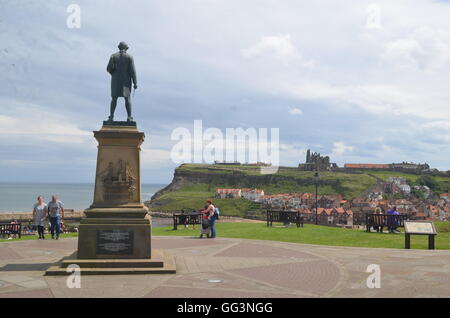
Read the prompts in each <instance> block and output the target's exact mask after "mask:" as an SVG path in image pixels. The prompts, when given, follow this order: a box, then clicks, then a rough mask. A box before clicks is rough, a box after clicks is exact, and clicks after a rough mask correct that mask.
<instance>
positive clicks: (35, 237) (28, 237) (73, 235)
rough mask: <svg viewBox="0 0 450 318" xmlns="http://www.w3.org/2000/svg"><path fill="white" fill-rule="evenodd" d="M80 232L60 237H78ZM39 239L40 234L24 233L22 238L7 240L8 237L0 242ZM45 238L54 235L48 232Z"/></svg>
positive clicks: (49, 238) (48, 238)
mask: <svg viewBox="0 0 450 318" xmlns="http://www.w3.org/2000/svg"><path fill="white" fill-rule="evenodd" d="M77 236H78V233H66V234H61V235H60V236H59V238H68V237H77ZM37 239H38V235H37V234H35V235H22V238H20V239H18V238H17V239H11V240H7V239H0V242H16V241H28V240H37ZM45 239H46V240H51V239H52V236H51V235H50V234H46V235H45Z"/></svg>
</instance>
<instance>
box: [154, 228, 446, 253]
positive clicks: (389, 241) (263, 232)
mask: <svg viewBox="0 0 450 318" xmlns="http://www.w3.org/2000/svg"><path fill="white" fill-rule="evenodd" d="M274 225H275V224H274ZM277 225H278V226H279V227H278V226H277V227H275V226H274V227H273V228H268V227H267V226H266V224H265V223H217V224H216V229H217V235H218V236H220V237H228V238H244V239H255V240H269V241H281V242H291V243H305V244H318V245H331V246H353V247H375V248H377V247H378V248H379V247H382V248H402V249H403V248H404V247H405V236H404V235H403V234H387V233H386V234H384V233H383V234H381V233H366V232H365V231H363V230H356V229H341V228H336V227H328V226H320V225H311V224H305V227H304V228H297V227H296V226H291V227H290V228H285V227H282V226H281V224H277ZM435 225H436V227H437V231H438V235H437V237H436V249H450V223H446V222H435ZM153 235H156V236H158V235H161V236H197V235H199V226H196V228H195V230H193V229H192V228H189V229H184V227H182V226H181V227H178V230H177V231H174V230H173V229H172V227H162V228H154V229H153ZM411 248H412V249H426V248H428V241H427V237H426V236H417V235H413V236H411Z"/></svg>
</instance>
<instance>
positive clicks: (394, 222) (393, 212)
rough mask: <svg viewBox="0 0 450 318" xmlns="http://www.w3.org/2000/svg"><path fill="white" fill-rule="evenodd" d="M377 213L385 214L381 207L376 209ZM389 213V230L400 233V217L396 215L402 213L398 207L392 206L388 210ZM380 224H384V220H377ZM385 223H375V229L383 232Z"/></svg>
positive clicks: (387, 223) (387, 221)
mask: <svg viewBox="0 0 450 318" xmlns="http://www.w3.org/2000/svg"><path fill="white" fill-rule="evenodd" d="M375 214H380V215H381V214H383V211H381V209H380V208H376V209H375ZM386 214H387V215H388V217H387V219H386V226H387V229H388V231H389V233H395V234H398V233H400V231H398V230H397V227H398V226H399V218H398V217H396V216H397V215H400V213H399V212H398V211H397V207H395V206H394V207H392V209H390V210H388V211H387V213H386ZM376 221H377V223H378V224H382V223H383V222H381V219H380V220H376ZM383 228H384V226H383V225H375V226H373V229H374V230H375V231H377V232H378V233H383Z"/></svg>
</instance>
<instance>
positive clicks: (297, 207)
mask: <svg viewBox="0 0 450 318" xmlns="http://www.w3.org/2000/svg"><path fill="white" fill-rule="evenodd" d="M400 182H404V181H403V178H390V180H389V181H388V182H386V183H385V186H386V188H387V189H389V191H392V192H391V193H393V194H397V193H410V192H409V191H410V190H409V191H408V189H410V186H409V185H407V184H406V183H400ZM417 188H419V190H420V191H423V193H425V194H426V195H428V196H429V197H428V198H427V199H426V200H421V199H418V198H414V197H410V198H409V199H395V198H390V199H386V195H385V194H384V192H382V191H377V192H370V193H369V194H368V195H367V196H364V197H358V198H355V199H353V200H346V199H345V198H344V197H343V196H342V195H339V194H328V195H326V194H324V195H318V196H317V197H316V195H315V194H314V193H280V194H265V193H264V190H263V189H246V188H244V189H217V190H216V195H215V196H216V198H220V199H240V198H243V199H246V200H251V201H254V202H257V203H260V204H261V206H262V207H263V208H265V209H282V210H293V211H298V212H300V213H301V214H302V215H303V217H304V220H305V222H310V223H312V222H315V214H316V206H317V214H318V223H319V224H322V225H361V224H363V223H364V221H365V218H366V215H367V214H374V213H375V211H376V210H377V208H379V209H380V210H381V212H383V214H384V213H385V212H387V211H388V210H389V209H390V208H391V207H393V206H395V207H396V208H397V211H398V212H399V213H401V214H405V215H407V216H408V219H411V220H438V221H450V193H442V194H440V195H439V196H437V197H434V196H431V195H430V190H429V188H428V187H427V186H422V187H421V188H420V187H417Z"/></svg>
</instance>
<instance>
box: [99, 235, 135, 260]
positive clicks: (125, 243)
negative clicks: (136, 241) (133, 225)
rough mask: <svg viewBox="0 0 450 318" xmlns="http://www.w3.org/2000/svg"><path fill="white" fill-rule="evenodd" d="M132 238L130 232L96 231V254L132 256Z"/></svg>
mask: <svg viewBox="0 0 450 318" xmlns="http://www.w3.org/2000/svg"><path fill="white" fill-rule="evenodd" d="M133 238H134V233H133V231H132V230H97V254H99V255H129V254H133Z"/></svg>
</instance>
